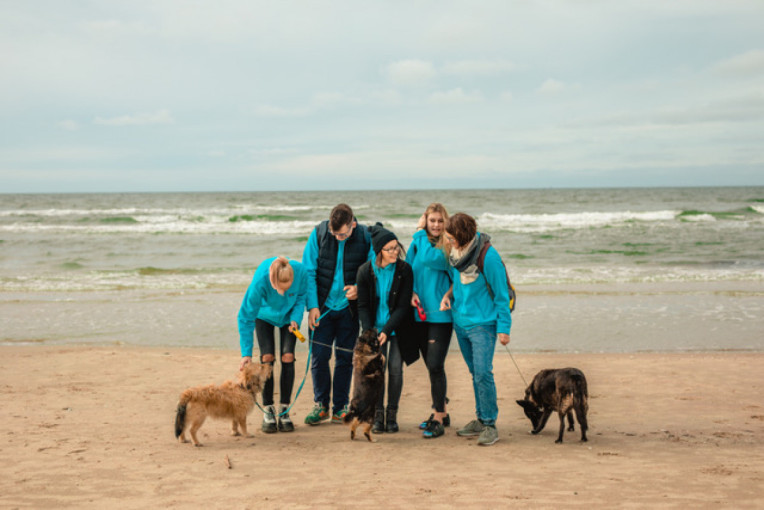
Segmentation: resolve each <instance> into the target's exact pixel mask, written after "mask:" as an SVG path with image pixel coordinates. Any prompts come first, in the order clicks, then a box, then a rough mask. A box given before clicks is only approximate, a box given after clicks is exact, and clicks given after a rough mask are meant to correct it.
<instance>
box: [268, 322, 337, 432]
mask: <svg viewBox="0 0 764 510" xmlns="http://www.w3.org/2000/svg"><path fill="white" fill-rule="evenodd" d="M329 312H331V309H328V310H326V311H325V312H324V313H323V314H321V316H320V317H319V318H318V320H317V321H316V324H318V323H319V322H321V319H323V318H324V317H325V316H326V314H328V313H329ZM308 329H310V326H309V327H308ZM314 332H315V331H314V330H310V334H309V335H308V337H309V338H308V359H307V360H306V361H305V375H303V376H302V382H301V383H300V387H299V388H297V393H295V395H294V398H293V399H292V403H291V404H289V407H287V408H286V409H285V410H283V411H282V412H280V413H278V414H277V415H276V417H280V416H284V415H285V414H289V411H290V410H291V409H292V406H293V405H294V404H295V402H297V397H299V396H300V392H301V391H302V387H303V386H305V380H306V379H307V378H308V370H310V357H311V355H312V354H313V333H314ZM321 345H325V344H321ZM330 347H331V346H330ZM255 404H256V405H257V407H258V408H259V409H260V410H261V411H262V412H263V413H265V409H263V408H262V406H261V405H260V404H259V403H258V401H257V400H255Z"/></svg>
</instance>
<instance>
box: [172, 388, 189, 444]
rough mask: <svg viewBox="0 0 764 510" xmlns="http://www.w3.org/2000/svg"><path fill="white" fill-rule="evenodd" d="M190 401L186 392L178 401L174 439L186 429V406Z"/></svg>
mask: <svg viewBox="0 0 764 510" xmlns="http://www.w3.org/2000/svg"><path fill="white" fill-rule="evenodd" d="M190 400H191V394H190V393H189V391H188V390H186V391H184V392H183V393H182V394H181V396H180V400H179V401H178V410H177V411H176V412H175V437H176V438H178V437H180V435H181V434H182V433H183V429H184V428H186V405H187V404H188V402H189V401H190Z"/></svg>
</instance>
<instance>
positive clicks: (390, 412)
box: [385, 407, 399, 434]
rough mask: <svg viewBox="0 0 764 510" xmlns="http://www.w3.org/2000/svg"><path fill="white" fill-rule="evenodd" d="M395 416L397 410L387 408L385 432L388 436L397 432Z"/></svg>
mask: <svg viewBox="0 0 764 510" xmlns="http://www.w3.org/2000/svg"><path fill="white" fill-rule="evenodd" d="M397 414H398V410H397V409H390V408H389V407H388V408H387V426H386V427H385V432H389V433H390V434H394V433H396V432H398V430H399V428H398V422H397V421H396V415H397Z"/></svg>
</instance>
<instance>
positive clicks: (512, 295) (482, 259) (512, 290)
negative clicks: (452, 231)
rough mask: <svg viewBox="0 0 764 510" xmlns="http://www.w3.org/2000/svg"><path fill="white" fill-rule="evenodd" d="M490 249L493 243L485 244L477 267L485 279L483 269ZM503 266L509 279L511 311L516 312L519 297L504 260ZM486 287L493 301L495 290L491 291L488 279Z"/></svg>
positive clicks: (479, 255)
mask: <svg viewBox="0 0 764 510" xmlns="http://www.w3.org/2000/svg"><path fill="white" fill-rule="evenodd" d="M490 247H491V241H488V242H486V243H484V244H483V247H482V248H481V249H480V253H479V254H478V259H477V264H476V265H477V268H478V271H480V272H481V273H483V276H484V277H485V271H483V267H484V266H485V254H486V253H487V252H488V248H490ZM500 258H501V257H500ZM501 265H502V266H504V276H506V277H507V288H508V289H509V311H510V312H514V311H515V298H516V297H517V295H516V293H515V288H514V287H513V286H512V282H510V281H509V273H508V272H507V266H506V265H504V261H503V260H502V261H501ZM485 285H486V287H488V294H489V295H490V296H491V299H493V289H491V284H490V283H488V278H486V279H485Z"/></svg>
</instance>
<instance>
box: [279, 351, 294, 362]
mask: <svg viewBox="0 0 764 510" xmlns="http://www.w3.org/2000/svg"><path fill="white" fill-rule="evenodd" d="M281 362H282V363H293V362H294V354H293V353H291V352H287V353H284V354H282V355H281Z"/></svg>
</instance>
